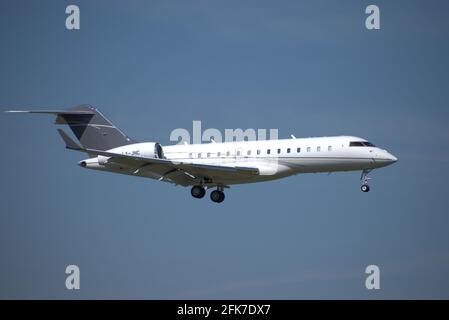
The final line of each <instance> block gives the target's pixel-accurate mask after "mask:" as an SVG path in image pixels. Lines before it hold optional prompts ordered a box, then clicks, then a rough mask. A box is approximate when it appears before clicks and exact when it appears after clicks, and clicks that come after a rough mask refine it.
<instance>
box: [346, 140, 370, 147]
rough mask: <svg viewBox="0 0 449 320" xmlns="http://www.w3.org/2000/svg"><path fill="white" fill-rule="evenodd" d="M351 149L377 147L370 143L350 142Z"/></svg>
mask: <svg viewBox="0 0 449 320" xmlns="http://www.w3.org/2000/svg"><path fill="white" fill-rule="evenodd" d="M349 146H350V147H375V145H374V144H372V143H371V142H368V141H351V142H349Z"/></svg>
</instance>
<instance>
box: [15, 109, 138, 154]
mask: <svg viewBox="0 0 449 320" xmlns="http://www.w3.org/2000/svg"><path fill="white" fill-rule="evenodd" d="M9 112H26V113H43V114H54V115H56V121H55V124H67V125H68V126H69V127H70V129H72V131H73V133H74V134H75V136H76V137H77V138H78V140H79V141H80V143H81V145H82V146H83V147H84V148H86V149H96V150H109V149H112V148H116V147H120V146H123V145H128V144H132V143H136V141H135V140H133V139H131V138H129V137H128V136H127V135H125V134H124V133H123V132H122V131H120V129H118V128H117V127H116V126H115V125H114V124H113V123H112V122H110V121H109V120H108V119H107V118H106V117H105V116H103V114H102V113H101V112H100V111H98V109H96V108H94V107H92V106H90V105H80V106H77V107H74V108H71V109H67V110H36V111H9Z"/></svg>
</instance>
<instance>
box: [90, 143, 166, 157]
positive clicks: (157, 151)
mask: <svg viewBox="0 0 449 320" xmlns="http://www.w3.org/2000/svg"><path fill="white" fill-rule="evenodd" d="M108 151H110V152H114V153H120V154H123V155H128V156H135V157H142V158H153V159H163V158H164V151H163V149H162V146H161V144H160V143H158V142H142V143H134V144H128V145H126V146H122V147H118V148H114V149H111V150H108ZM105 158H106V159H105V160H106V161H107V158H108V157H105ZM98 159H99V161H100V156H99V157H98ZM102 160H103V159H102Z"/></svg>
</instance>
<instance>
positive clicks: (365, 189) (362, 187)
mask: <svg viewBox="0 0 449 320" xmlns="http://www.w3.org/2000/svg"><path fill="white" fill-rule="evenodd" d="M360 189H361V190H362V192H368V191H369V185H367V184H364V185H362V186H361V187H360Z"/></svg>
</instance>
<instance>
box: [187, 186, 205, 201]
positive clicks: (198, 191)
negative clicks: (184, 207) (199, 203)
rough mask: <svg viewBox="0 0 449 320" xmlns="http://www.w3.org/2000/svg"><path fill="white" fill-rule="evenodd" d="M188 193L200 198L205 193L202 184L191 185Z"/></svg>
mask: <svg viewBox="0 0 449 320" xmlns="http://www.w3.org/2000/svg"><path fill="white" fill-rule="evenodd" d="M190 193H191V194H192V197H194V198H197V199H201V198H203V197H204V195H205V194H206V189H204V188H203V187H202V186H193V187H192V190H190Z"/></svg>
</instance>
